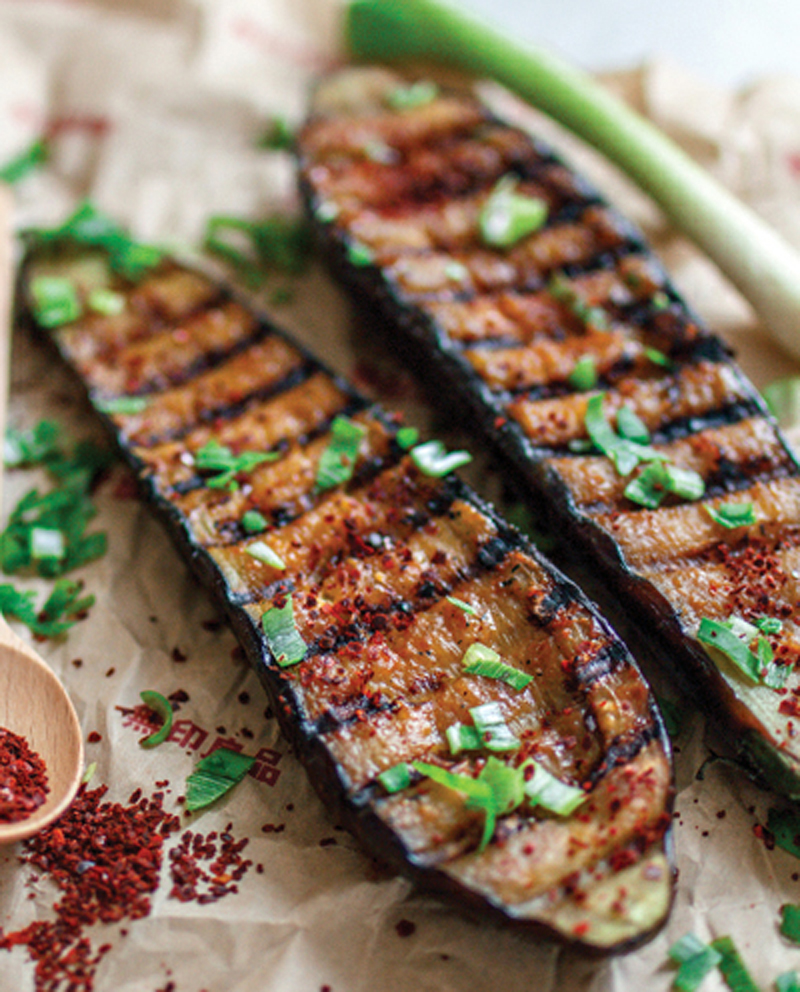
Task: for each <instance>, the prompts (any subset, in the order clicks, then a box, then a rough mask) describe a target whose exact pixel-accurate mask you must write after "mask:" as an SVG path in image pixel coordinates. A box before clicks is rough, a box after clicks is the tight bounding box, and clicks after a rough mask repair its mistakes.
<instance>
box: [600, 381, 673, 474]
mask: <svg viewBox="0 0 800 992" xmlns="http://www.w3.org/2000/svg"><path fill="white" fill-rule="evenodd" d="M603 399H604V394H603V393H597V394H596V395H595V396H590V397H589V399H588V401H587V403H586V414H585V417H584V422H585V424H586V430H587V433H588V434H589V437H590V438H591V440H592V443H593V444H594V446H595V447H596V448H598V449H599V450H600V451H601V452H602V453H603V454H604V455H605V456H606V457H607V458H610V459H611V461H612V462H613V463H614V467H615V468H616V470H617V472H618V473H619V474H620V475H629V474H630V473H631V472H632V471H633V470H634V469H635V468H636V466H637V465H638V464H639V463H640V462H647V461H656V460H658V459H665V458H666V455H662V454H661V453H660V452H658V451H656V450H655V449H654V448H651V447H650V446H649V445H645V444H640V443H639V442H638V441H634V440H631V439H630V438H626V437H622V436H620V435H619V434H617V432H616V431H615V430H614V429H613V428H612V426H611V424H609V422H608V420H606V416H605V413H604V411H603ZM623 409H625V408H623ZM631 412H633V411H631ZM620 413H621V411H620ZM617 416H618V417H619V414H618V415H617ZM625 419H626V418H624V417H623V422H625ZM637 419H638V418H637ZM629 420H630V418H628V421H629ZM630 426H631V424H630V422H629V423H628V427H630Z"/></svg>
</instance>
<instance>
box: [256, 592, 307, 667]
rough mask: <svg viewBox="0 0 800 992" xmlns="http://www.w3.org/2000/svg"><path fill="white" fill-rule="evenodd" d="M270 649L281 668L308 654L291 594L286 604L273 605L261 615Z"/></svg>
mask: <svg viewBox="0 0 800 992" xmlns="http://www.w3.org/2000/svg"><path fill="white" fill-rule="evenodd" d="M261 625H262V627H263V628H264V634H265V635H266V638H267V644H268V645H269V649H270V651H271V652H272V654H273V655H274V657H275V661H276V662H277V663H278V665H280V667H281V668H288V667H289V666H290V665H296V664H297V663H298V662H301V661H302V660H303V658H305V656H306V651H307V648H306V643H305V641H304V640H303V638H302V637H301V636H300V632H299V631H298V629H297V626H296V625H295V622H294V603H293V601H292V598H291V596H290V597H289V599H288V600H287V601H286V603H285V605H284V606H280V607H279V606H271V607H270V608H269V609H268V610H266V611H265V612H264V613H263V615H262V617H261Z"/></svg>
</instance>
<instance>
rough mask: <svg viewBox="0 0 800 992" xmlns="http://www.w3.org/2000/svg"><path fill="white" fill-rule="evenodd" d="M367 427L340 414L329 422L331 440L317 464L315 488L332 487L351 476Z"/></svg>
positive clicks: (346, 480)
mask: <svg viewBox="0 0 800 992" xmlns="http://www.w3.org/2000/svg"><path fill="white" fill-rule="evenodd" d="M366 434H367V428H366V427H365V426H364V425H363V424H358V423H356V422H355V421H354V420H350V418H349V417H343V416H341V415H339V416H336V417H334V418H333V422H332V423H331V440H330V443H329V444H328V446H327V447H326V448H325V450H324V451H323V452H322V455H321V456H320V460H319V464H318V466H317V479H316V482H317V489H319V490H322V491H324V490H326V489H332V488H333V487H334V486H339V485H341V484H342V483H344V482H348V481H349V480H350V479H351V478H352V477H353V471H354V470H355V466H356V459H357V458H358V449H359V448H360V446H361V441H362V440H363V439H364V437H365V436H366Z"/></svg>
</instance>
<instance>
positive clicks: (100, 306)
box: [88, 288, 125, 317]
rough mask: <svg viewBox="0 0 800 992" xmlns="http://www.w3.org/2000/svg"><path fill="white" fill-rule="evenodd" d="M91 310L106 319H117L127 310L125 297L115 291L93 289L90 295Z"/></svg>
mask: <svg viewBox="0 0 800 992" xmlns="http://www.w3.org/2000/svg"><path fill="white" fill-rule="evenodd" d="M88 303H89V309H90V310H94V312H95V313H99V314H102V315H103V316H104V317H115V316H116V315H117V314H119V313H122V311H123V310H124V309H125V297H124V296H123V295H122V293H115V292H114V290H113V289H103V288H100V289H93V290H92V291H91V293H89V299H88Z"/></svg>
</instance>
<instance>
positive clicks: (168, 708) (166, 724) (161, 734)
mask: <svg viewBox="0 0 800 992" xmlns="http://www.w3.org/2000/svg"><path fill="white" fill-rule="evenodd" d="M139 696H140V698H141V700H142V702H143V703H144V705H145V706H146V707H147V708H148V709H150V710H152V711H153V712H154V713H155V714H156V715H157V716H160V717H161V726H160V727H159V728H158V730H156V731H155V732H154V733H152V734H150V735H149V736H148V737H145V738H144V739H143V740H140V741H139V744H140V746H141V747H148V748H150V747H157V746H158V745H159V744H163V742H164V741H165V740H166V739H167V738H168V737H169V733H170V731H171V730H172V703H171V702H170V701H169V700H168V699H167V698H166V697H165V696H162V695H161V693H160V692H153V690H152V689H144V690H143V691H142V692H140V693H139Z"/></svg>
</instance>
